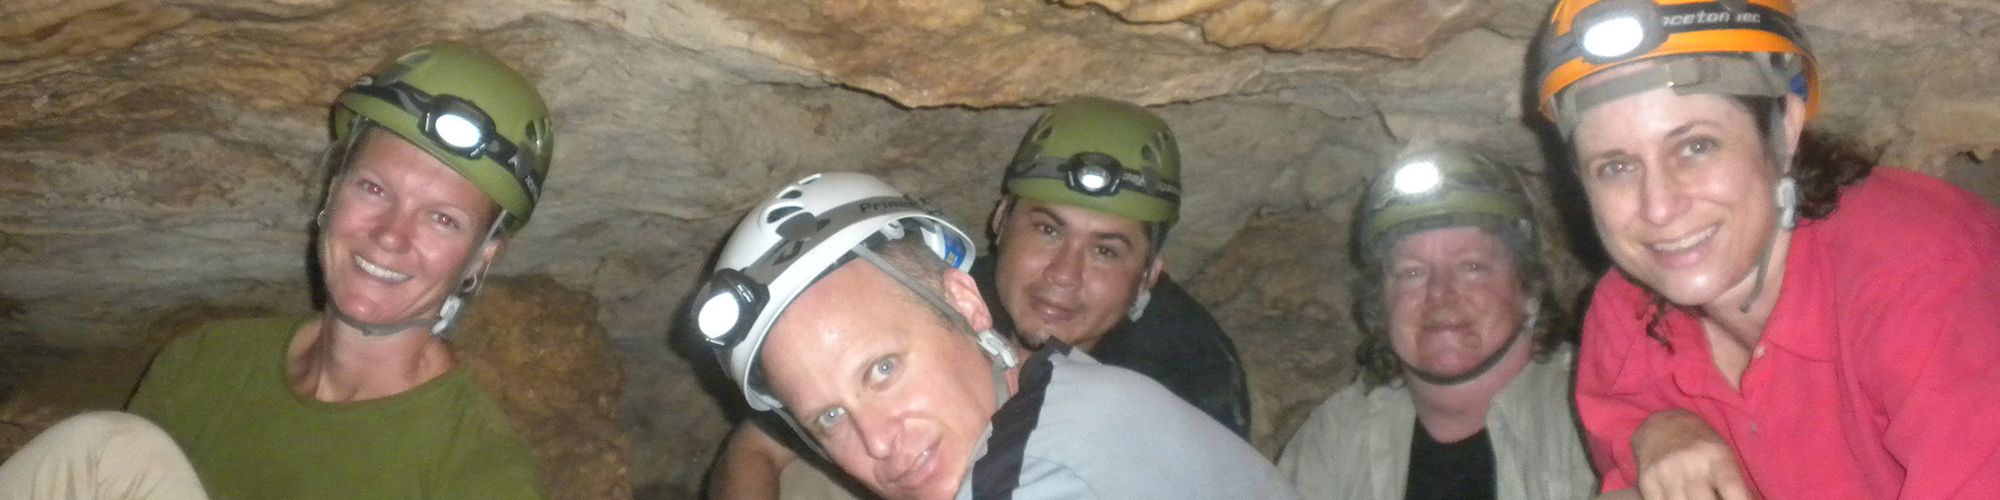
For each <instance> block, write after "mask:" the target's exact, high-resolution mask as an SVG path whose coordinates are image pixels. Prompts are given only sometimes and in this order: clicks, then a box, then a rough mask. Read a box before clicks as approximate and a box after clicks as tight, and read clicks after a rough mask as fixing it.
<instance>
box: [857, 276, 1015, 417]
mask: <svg viewBox="0 0 2000 500" xmlns="http://www.w3.org/2000/svg"><path fill="white" fill-rule="evenodd" d="M854 253H855V254H856V255H859V256H861V258H862V260H866V261H868V263H869V264H873V265H874V266H875V268H876V269H880V270H882V272H883V273H886V274H888V275H889V277H890V278H891V279H894V280H896V283H899V284H902V285H903V288H904V289H906V290H909V291H910V292H912V293H915V294H916V295H917V297H919V298H922V299H924V302H928V303H930V306H931V307H933V308H936V309H937V310H938V311H940V312H943V313H944V315H945V316H947V317H950V318H951V322H952V323H953V326H956V327H958V330H959V331H962V332H972V324H971V323H968V322H966V320H965V316H963V315H960V314H959V313H958V309H956V308H953V307H951V304H950V303H948V302H945V300H944V297H940V296H938V293H937V291H936V290H933V289H931V288H930V287H925V286H923V285H922V284H920V283H917V280H916V278H912V277H910V275H909V273H905V272H903V270H902V269H900V268H897V267H896V266H895V265H893V264H890V263H889V262H888V260H887V259H883V258H882V256H881V255H879V254H876V253H875V251H874V250H869V249H868V246H867V245H860V246H856V247H854ZM972 337H973V341H974V342H977V343H978V344H979V350H980V351H981V352H984V353H985V354H986V360H987V361H988V362H990V363H991V364H992V366H993V406H994V407H995V408H998V407H1000V406H1002V405H1005V404H1007V398H1008V397H1009V396H1012V394H1010V393H1009V392H1008V391H1007V370H1009V369H1012V368H1014V367H1015V366H1017V365H1020V364H1021V360H1020V359H1019V357H1017V356H1015V355H1014V350H1013V349H1010V348H1009V346H1008V345H1007V341H1006V340H1005V339H1003V338H1001V336H1000V333H999V332H996V331H993V329H991V328H988V329H985V330H981V331H979V332H977V333H973V334H972Z"/></svg>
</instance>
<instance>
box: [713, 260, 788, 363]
mask: <svg viewBox="0 0 2000 500" xmlns="http://www.w3.org/2000/svg"><path fill="white" fill-rule="evenodd" d="M770 300H771V294H770V292H769V291H767V290H766V289H765V288H764V285H763V284H762V283H758V282H757V280H755V279H751V278H750V277H749V276H748V275H745V274H743V272H742V271H738V270H735V269H722V270H719V271H716V272H715V275H714V276H712V277H710V278H709V280H708V283H707V284H706V285H704V286H703V287H702V290H701V295H697V296H696V299H695V329H697V330H699V331H700V332H701V336H702V338H703V339H707V340H708V342H709V343H710V344H714V345H715V346H716V347H722V348H728V347H734V346H735V345H736V343H738V342H742V341H743V336H744V334H745V333H747V332H749V331H750V324H751V323H752V322H755V321H756V320H757V313H758V312H760V311H762V310H763V309H764V305H765V304H768V303H769V302H770Z"/></svg>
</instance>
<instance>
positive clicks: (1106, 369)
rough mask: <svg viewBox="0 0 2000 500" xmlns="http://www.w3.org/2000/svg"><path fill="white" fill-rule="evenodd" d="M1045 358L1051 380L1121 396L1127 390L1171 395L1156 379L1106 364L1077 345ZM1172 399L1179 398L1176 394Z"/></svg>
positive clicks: (1129, 391) (1169, 396)
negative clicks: (1048, 364)
mask: <svg viewBox="0 0 2000 500" xmlns="http://www.w3.org/2000/svg"><path fill="white" fill-rule="evenodd" d="M1049 362H1050V364H1051V371H1052V373H1054V375H1052V380H1059V381H1061V382H1063V383H1078V384H1084V385H1088V386H1090V387H1092V389H1091V390H1103V391H1107V392H1116V393H1118V394H1119V395H1121V396H1122V395H1125V394H1127V393H1149V392H1153V391H1158V392H1160V393H1162V394H1165V395H1166V397H1168V398H1174V396H1173V394H1172V393H1169V392H1167V390H1166V387H1165V386H1162V385H1160V382H1159V381H1156V380H1153V379H1152V378H1151V377H1147V376H1146V375H1145V374H1142V373H1139V372H1137V371H1133V370H1132V369H1130V368H1126V367H1123V366H1117V365H1112V364H1106V363H1104V362H1102V361H1099V360H1098V359H1097V358H1095V357H1092V356H1091V355H1090V354H1088V353H1085V352H1083V351H1082V350H1080V349H1074V350H1071V351H1069V352H1068V353H1065V354H1062V355H1057V356H1050V357H1049ZM1055 384H1056V382H1051V385H1055ZM1174 399H1175V400H1179V398H1174Z"/></svg>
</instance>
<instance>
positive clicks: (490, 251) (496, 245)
mask: <svg viewBox="0 0 2000 500" xmlns="http://www.w3.org/2000/svg"><path fill="white" fill-rule="evenodd" d="M506 254H507V240H506V239H504V238H496V239H494V240H493V241H488V242H486V243H484V244H481V245H480V248H479V263H478V266H477V268H478V269H480V270H482V271H483V270H486V269H492V268H493V263H494V262H498V261H499V260H500V256H502V255H506Z"/></svg>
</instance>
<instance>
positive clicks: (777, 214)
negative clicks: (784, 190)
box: [764, 205, 801, 224]
mask: <svg viewBox="0 0 2000 500" xmlns="http://www.w3.org/2000/svg"><path fill="white" fill-rule="evenodd" d="M799 210H801V209H800V208H799V207H796V206H792V205H785V206H781V207H771V210H770V211H769V212H764V223H765V224H773V223H776V222H778V221H780V220H784V218H785V217H786V216H789V215H792V214H793V213H797V212H798V211H799Z"/></svg>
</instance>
